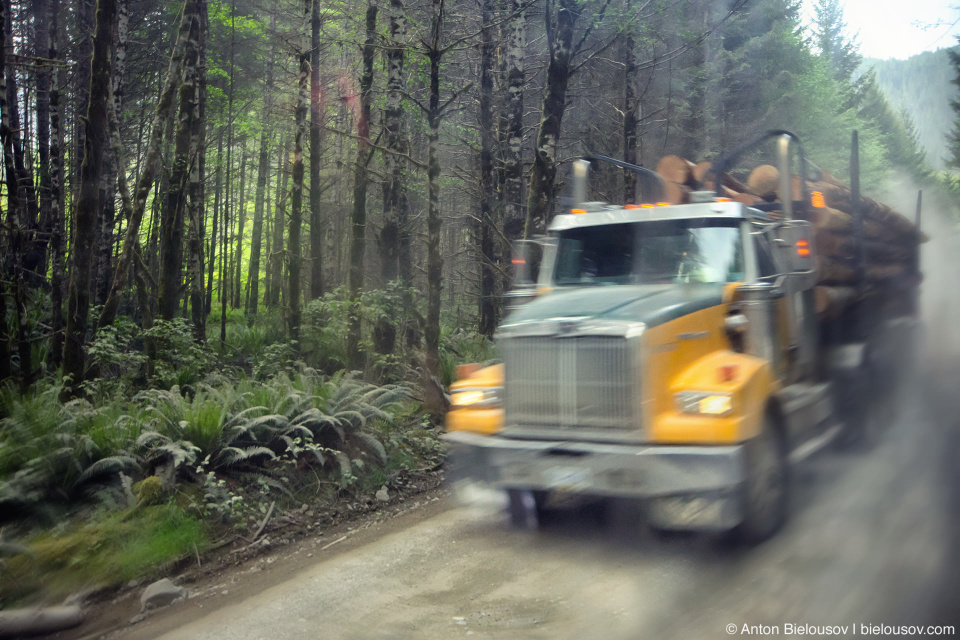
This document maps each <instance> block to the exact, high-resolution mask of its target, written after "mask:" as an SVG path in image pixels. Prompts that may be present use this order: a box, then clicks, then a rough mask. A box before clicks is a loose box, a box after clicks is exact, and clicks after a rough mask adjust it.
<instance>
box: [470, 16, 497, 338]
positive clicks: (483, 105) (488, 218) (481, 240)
mask: <svg viewBox="0 0 960 640" xmlns="http://www.w3.org/2000/svg"><path fill="white" fill-rule="evenodd" d="M493 10H494V5H493V0H482V3H481V21H482V25H483V31H482V35H481V44H480V217H479V218H478V219H477V224H476V231H475V237H476V239H477V243H478V247H477V249H478V255H479V258H480V320H479V328H478V330H479V332H480V334H481V335H485V336H488V337H492V336H493V331H494V329H495V328H496V326H497V304H496V302H497V293H496V278H495V274H494V265H495V264H496V260H497V256H496V251H495V238H494V235H493V229H494V225H495V224H496V221H495V220H494V215H493V212H494V203H493V198H494V192H495V187H494V175H493V145H494V131H493V73H494V69H493V65H494V42H493V22H494V13H493Z"/></svg>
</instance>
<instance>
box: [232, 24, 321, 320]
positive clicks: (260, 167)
mask: <svg viewBox="0 0 960 640" xmlns="http://www.w3.org/2000/svg"><path fill="white" fill-rule="evenodd" d="M275 29H276V16H275V13H274V12H271V14H270V31H271V32H272V31H274V30H275ZM273 65H274V49H273V43H272V42H271V43H270V52H269V53H268V54H267V69H266V76H267V81H266V87H265V94H264V98H263V113H264V121H263V130H262V131H261V132H260V155H259V157H258V159H257V163H258V164H257V192H256V194H255V196H254V198H255V200H254V203H253V237H252V238H251V240H250V271H249V273H248V275H247V284H248V286H249V288H250V293H249V295H248V296H247V316H248V318H249V319H250V322H253V319H254V318H256V316H257V306H258V305H259V304H260V253H261V248H262V243H263V205H264V201H265V200H266V199H267V174H269V173H270V127H269V126H268V125H267V123H268V122H269V118H270V114H271V113H272V111H273ZM311 167H312V161H311ZM312 189H313V186H312V184H311V198H312V193H313V191H312Z"/></svg>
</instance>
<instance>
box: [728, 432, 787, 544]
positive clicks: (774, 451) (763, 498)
mask: <svg viewBox="0 0 960 640" xmlns="http://www.w3.org/2000/svg"><path fill="white" fill-rule="evenodd" d="M746 466H747V469H746V472H747V473H746V475H747V478H746V482H744V483H743V486H742V487H741V489H740V491H741V494H740V500H741V504H742V505H743V514H744V517H743V521H742V522H741V523H740V524H739V525H737V526H736V527H735V528H734V529H733V531H732V533H733V537H734V539H735V540H737V541H739V542H743V543H746V544H757V543H759V542H762V541H764V540H766V539H767V538H769V537H770V536H772V535H773V534H774V533H776V531H777V530H778V529H779V528H780V527H781V526H782V525H783V523H784V521H785V520H786V519H787V507H788V502H789V468H788V463H787V452H786V447H785V446H784V442H783V441H782V440H781V438H780V437H779V436H778V434H777V433H776V431H774V429H773V425H772V423H771V419H770V418H769V417H767V418H765V419H764V424H763V429H762V430H761V432H760V434H759V435H758V436H756V437H755V438H753V439H751V440H749V441H748V442H747V444H746Z"/></svg>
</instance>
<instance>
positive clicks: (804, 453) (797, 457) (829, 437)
mask: <svg viewBox="0 0 960 640" xmlns="http://www.w3.org/2000/svg"><path fill="white" fill-rule="evenodd" d="M842 431H843V423H842V422H835V423H833V424H832V425H831V426H829V427H827V429H826V430H825V431H824V432H823V433H821V434H820V435H818V436H817V437H815V438H812V439H810V440H808V441H807V442H805V443H803V444H802V445H800V446H799V447H797V448H796V449H794V450H793V451H791V452H790V464H796V463H798V462H801V461H802V460H806V459H807V458H809V457H810V456H812V455H813V454H815V453H817V452H818V451H820V450H822V449H823V448H824V447H826V446H827V445H829V444H830V443H831V442H833V441H834V440H836V438H837V436H839V435H840V433H841V432H842Z"/></svg>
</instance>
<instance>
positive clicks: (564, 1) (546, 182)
mask: <svg viewBox="0 0 960 640" xmlns="http://www.w3.org/2000/svg"><path fill="white" fill-rule="evenodd" d="M546 2H547V8H546V11H545V12H544V18H545V20H546V22H547V47H548V50H549V55H550V60H549V62H548V63H547V86H546V87H545V90H544V95H543V106H542V108H541V116H540V129H539V131H538V132H537V148H536V154H535V155H534V159H533V169H532V170H531V172H530V187H529V192H528V193H527V220H526V227H525V229H524V235H525V236H526V237H530V236H532V235H533V234H535V233H538V232H541V231H543V230H544V229H545V228H546V224H547V219H548V218H549V217H550V214H551V213H552V212H553V204H554V198H555V196H556V185H555V182H556V177H557V141H558V140H559V139H560V124H561V122H562V120H563V112H564V110H565V109H566V100H567V83H568V82H569V81H570V71H571V69H570V63H571V61H572V60H573V30H574V26H575V25H576V22H577V19H578V18H579V17H580V13H579V12H580V5H579V4H578V3H577V0H546Z"/></svg>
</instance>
